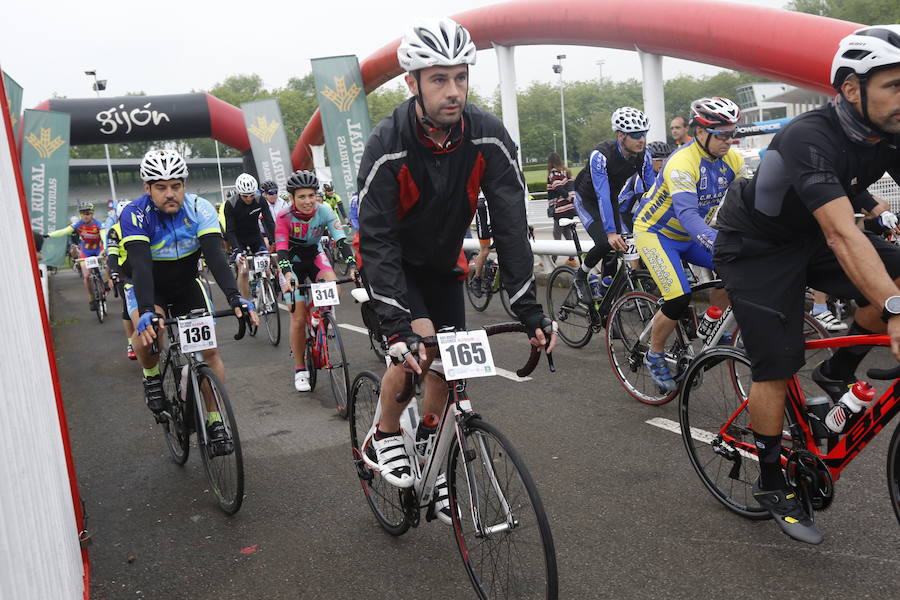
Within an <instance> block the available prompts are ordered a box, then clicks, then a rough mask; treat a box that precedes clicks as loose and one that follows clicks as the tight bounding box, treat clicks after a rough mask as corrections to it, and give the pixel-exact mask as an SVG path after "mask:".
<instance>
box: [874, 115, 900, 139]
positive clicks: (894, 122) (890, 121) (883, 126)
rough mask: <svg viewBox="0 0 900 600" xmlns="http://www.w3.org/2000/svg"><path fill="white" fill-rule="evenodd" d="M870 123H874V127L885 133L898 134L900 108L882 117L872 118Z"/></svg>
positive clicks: (899, 130)
mask: <svg viewBox="0 0 900 600" xmlns="http://www.w3.org/2000/svg"><path fill="white" fill-rule="evenodd" d="M869 116H870V117H871V116H872V115H871V114H870V115H869ZM872 123H873V124H874V125H875V127H877V128H878V129H880V130H882V131H883V132H885V133H890V134H892V135H898V134H900V110H895V111H894V112H892V113H890V114H888V115H886V116H885V117H884V118H883V119H878V120H876V119H872Z"/></svg>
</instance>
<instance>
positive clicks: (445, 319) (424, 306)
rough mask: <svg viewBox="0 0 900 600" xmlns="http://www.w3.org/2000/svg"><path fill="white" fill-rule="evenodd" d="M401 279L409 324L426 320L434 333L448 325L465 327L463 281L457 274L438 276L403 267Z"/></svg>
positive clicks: (426, 270) (421, 270) (424, 270)
mask: <svg viewBox="0 0 900 600" xmlns="http://www.w3.org/2000/svg"><path fill="white" fill-rule="evenodd" d="M403 276H404V277H405V279H406V301H407V304H408V306H409V311H410V320H411V321H414V320H416V319H429V320H431V322H432V323H433V324H434V329H435V331H437V330H439V329H440V328H441V327H448V326H452V327H455V328H456V329H458V330H464V329H465V328H466V306H465V301H464V298H463V282H462V281H460V280H459V277H458V276H457V274H456V273H442V274H437V273H433V272H431V271H429V270H428V269H420V268H415V267H409V266H406V265H404V267H403Z"/></svg>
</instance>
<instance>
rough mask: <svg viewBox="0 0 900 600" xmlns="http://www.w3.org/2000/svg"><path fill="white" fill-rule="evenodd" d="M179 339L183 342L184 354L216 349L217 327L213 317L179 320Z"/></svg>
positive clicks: (182, 349)
mask: <svg viewBox="0 0 900 600" xmlns="http://www.w3.org/2000/svg"><path fill="white" fill-rule="evenodd" d="M178 339H180V340H181V351H182V352H197V351H199V350H209V349H210V348H215V347H216V346H217V344H216V326H215V323H214V321H213V318H212V315H207V316H205V317H198V318H196V319H179V320H178Z"/></svg>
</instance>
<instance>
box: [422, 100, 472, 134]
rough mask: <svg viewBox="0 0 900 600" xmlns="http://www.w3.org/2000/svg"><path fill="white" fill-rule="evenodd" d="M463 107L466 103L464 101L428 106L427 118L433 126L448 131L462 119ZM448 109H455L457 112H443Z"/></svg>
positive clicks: (448, 101)
mask: <svg viewBox="0 0 900 600" xmlns="http://www.w3.org/2000/svg"><path fill="white" fill-rule="evenodd" d="M465 106H466V103H465V101H464V100H463V101H459V100H446V101H444V102H440V103H438V104H437V105H433V106H428V107H427V113H428V114H427V116H428V119H429V120H430V121H431V123H432V124H433V126H435V127H439V128H443V129H449V128H450V127H452V126H453V125H456V123H458V122H459V120H460V119H461V118H462V111H463V109H464V108H465ZM450 107H456V108H457V110H456V111H454V112H452V113H449V114H448V113H445V112H443V111H444V110H445V109H447V108H450Z"/></svg>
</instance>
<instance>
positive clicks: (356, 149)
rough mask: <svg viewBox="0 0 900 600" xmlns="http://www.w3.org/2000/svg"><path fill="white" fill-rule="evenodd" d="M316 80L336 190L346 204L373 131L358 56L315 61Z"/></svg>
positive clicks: (313, 68)
mask: <svg viewBox="0 0 900 600" xmlns="http://www.w3.org/2000/svg"><path fill="white" fill-rule="evenodd" d="M311 62H312V70H313V77H315V80H316V96H317V97H318V99H319V114H320V115H322V130H323V131H324V133H325V148H326V149H327V150H328V165H329V166H330V167H331V177H332V179H333V180H334V181H333V182H332V183H333V184H334V191H335V192H337V193H338V194H339V195H340V196H341V197H342V198H343V199H344V200H345V201H348V200H349V198H350V196H351V195H352V194H353V193H354V192H356V191H357V190H356V173H357V171H359V163H360V161H361V160H362V155H363V150H364V149H365V146H366V139H368V137H369V133H370V132H371V131H372V125H371V123H370V122H369V105H368V103H367V102H366V92H365V90H364V89H363V81H362V75H361V74H360V72H359V61H358V60H357V59H356V56H329V57H326V58H314V59H312V61H311Z"/></svg>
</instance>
